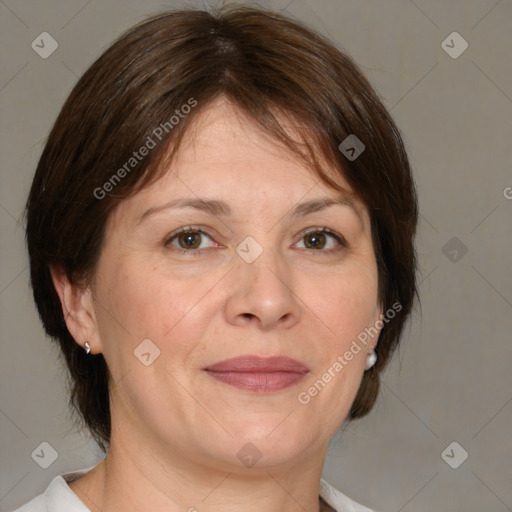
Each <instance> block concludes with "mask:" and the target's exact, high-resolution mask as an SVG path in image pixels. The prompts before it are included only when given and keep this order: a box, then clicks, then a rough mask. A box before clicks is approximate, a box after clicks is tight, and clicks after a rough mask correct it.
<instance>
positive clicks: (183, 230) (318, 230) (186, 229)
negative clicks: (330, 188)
mask: <svg viewBox="0 0 512 512" xmlns="http://www.w3.org/2000/svg"><path fill="white" fill-rule="evenodd" d="M205 229H210V228H206V227H203V226H197V225H189V226H183V227H180V228H178V229H176V230H174V231H173V232H172V233H170V234H169V235H167V236H166V237H165V239H164V245H165V246H166V247H167V246H169V245H170V243H171V241H172V240H173V239H174V238H176V237H177V236H178V235H180V234H181V233H187V232H189V231H193V232H197V233H200V234H201V235H204V236H207V237H208V238H209V239H210V240H211V241H212V242H213V243H214V244H215V247H217V248H218V247H223V246H222V244H219V243H218V242H217V241H216V240H214V238H213V236H212V235H210V234H209V233H208V232H206V231H205ZM322 232H323V233H326V234H327V235H329V236H331V237H333V238H334V239H335V240H336V241H337V242H338V243H339V244H340V246H341V248H345V249H347V248H348V247H349V244H348V242H347V240H346V238H345V237H344V236H343V235H342V234H341V233H338V232H337V231H334V230H332V229H330V228H328V227H327V226H314V227H310V228H306V229H304V230H302V231H299V232H298V233H297V234H296V235H295V236H294V238H297V237H299V240H298V241H297V242H295V244H296V243H298V242H299V241H300V240H301V239H302V238H304V237H305V236H306V235H308V234H310V233H322ZM295 244H294V245H295ZM209 249H211V247H210V248H207V249H182V248H179V247H173V250H175V251H178V252H180V253H182V254H193V255H198V254H202V253H203V252H204V251H207V250H209ZM301 250H306V251H308V252H314V253H324V254H325V253H327V254H329V253H332V252H336V251H338V250H340V247H336V248H334V249H326V250H317V249H308V248H306V249H301Z"/></svg>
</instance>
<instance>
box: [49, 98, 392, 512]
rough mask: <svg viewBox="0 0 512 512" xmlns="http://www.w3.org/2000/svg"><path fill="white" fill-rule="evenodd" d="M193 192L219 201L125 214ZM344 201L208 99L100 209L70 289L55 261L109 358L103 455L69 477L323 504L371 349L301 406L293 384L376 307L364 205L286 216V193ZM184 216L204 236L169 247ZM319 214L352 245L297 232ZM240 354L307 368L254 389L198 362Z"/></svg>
mask: <svg viewBox="0 0 512 512" xmlns="http://www.w3.org/2000/svg"><path fill="white" fill-rule="evenodd" d="M290 129H291V128H290ZM337 179H338V180H339V182H340V183H341V184H343V185H344V188H345V190H347V191H348V192H350V187H349V186H348V184H347V183H346V182H345V181H344V180H343V179H342V178H341V177H338V178H337ZM114 193H115V191H114ZM197 197H201V198H208V199H218V200H222V201H224V202H226V203H227V204H228V205H229V206H230V208H231V210H232V212H231V215H230V216H222V215H212V214H211V213H207V212H203V211H199V210H196V209H193V208H190V207H188V208H179V209H177V208H173V209H163V210H161V211H160V212H159V213H155V214H153V215H148V216H146V217H145V219H144V220H143V221H141V222H138V219H139V218H140V216H141V215H142V214H143V213H144V212H145V211H147V210H148V209H150V208H155V207H159V206H161V205H164V204H166V203H168V202H169V201H172V200H174V199H178V198H197ZM340 197H341V196H340V193H339V192H337V191H335V190H332V189H329V188H328V187H326V186H325V185H323V184H322V183H321V182H319V180H318V178H317V177H316V176H315V175H313V173H312V172H311V171H310V170H309V169H308V168H307V167H306V166H305V165H304V163H303V162H301V161H299V160H298V159H297V158H296V157H295V156H293V155H291V154H290V153H288V152H287V151H286V150H285V149H284V148H282V147H278V146H277V145H276V143H274V142H273V141H272V140H270V139H269V138H268V137H267V136H266V135H264V134H263V133H262V132H260V131H259V129H258V128H257V127H256V126H255V125H254V124H253V123H252V122H251V121H249V120H247V119H245V118H244V117H243V116H242V115H241V114H240V113H239V112H237V111H236V110H235V109H234V108H233V107H232V106H231V105H230V104H229V103H227V102H225V101H224V100H217V101H216V102H215V103H214V104H212V105H211V106H210V107H209V108H208V109H207V110H206V111H205V112H204V113H203V114H202V115H201V116H200V118H198V119H197V120H196V122H195V125H194V129H193V130H190V131H189V133H188V134H187V138H186V140H185V141H184V143H183V145H182V147H181V148H180V151H179V153H178V155H177V158H176V159H175V160H174V162H173V163H172V165H171V168H170V171H169V172H168V173H167V174H166V175H165V176H164V177H163V178H162V179H161V180H159V181H158V182H157V183H155V184H153V185H151V186H150V187H148V188H146V189H144V190H142V191H141V192H138V193H137V194H136V195H134V196H133V197H131V198H128V199H126V200H124V201H123V202H122V203H121V204H120V205H119V206H118V208H117V209H116V210H115V211H114V213H113V214H112V215H111V217H110V218H109V220H108V223H107V231H106V233H107V234H106V240H105V244H104V246H103V250H102V254H101V257H100V260H99V264H98V268H97V271H96V274H95V278H94V281H93V282H92V283H90V286H88V287H87V289H85V290H83V289H82V290H81V289H79V288H77V287H73V286H71V285H70V283H69V282H68V281H67V279H66V277H65V276H63V275H62V274H61V273H59V272H58V271H57V270H55V269H53V270H52V276H53V279H54V283H55V286H56V289H57V291H58V293H59V296H60V298H61V302H62V305H63V310H64V314H65V317H66V322H67V326H68V329H69V330H70V332H71V334H72V335H73V337H74V338H75V340H76V341H77V342H78V343H80V344H82V345H83V343H84V342H85V341H89V344H90V346H91V350H92V353H94V354H97V353H100V352H101V353H103V354H104V357H105V358H106V361H107V364H108V367H109V370H110V372H111V383H110V394H111V414H112V439H111V446H110V450H109V453H108V455H107V457H106V459H105V460H104V461H103V462H101V463H100V464H99V465H98V466H97V467H96V468H95V469H94V470H93V471H91V472H89V473H88V474H87V475H85V476H84V477H82V478H81V479H79V480H77V481H75V482H73V483H71V484H70V487H71V489H72V490H73V491H74V492H75V493H76V494H77V495H78V496H79V498H80V499H81V500H82V501H83V502H84V503H85V504H86V505H87V506H88V507H89V508H90V509H91V510H92V511H96V510H101V511H102V512H110V511H114V510H126V511H136V510H137V511H138V510H141V511H142V510H153V511H159V510H162V511H163V510H166V511H178V510H180V511H187V510H188V511H190V512H192V511H193V510H197V511H198V512H203V511H214V510H223V511H225V512H229V511H234V510H240V505H241V504H243V510H244V511H249V512H250V511H252V510H258V511H260V510H265V511H269V512H278V511H279V512H282V511H289V512H292V511H299V510H300V511H303V510H304V509H305V510H308V511H318V510H319V503H318V485H319V480H320V477H321V471H322V466H323V463H324V458H325V454H326V450H327V446H328V442H329V439H330V438H331V436H332V435H333V434H334V433H335V431H336V429H337V428H338V427H339V426H340V425H341V423H342V422H343V420H344V419H345V417H346V416H347V414H348V411H349V409H350V406H351V404H352V402H353V400H354V398H355V395H356V392H357V389H358V387H359V383H360V381H361V377H362V375H363V371H364V363H365V360H366V356H367V352H369V351H371V347H368V348H365V349H364V350H361V351H360V352H359V353H358V354H357V355H355V356H354V358H353V359H352V361H350V363H349V364H347V365H346V366H345V367H344V368H343V370H342V371H341V372H339V373H337V374H336V377H334V378H332V380H331V382H329V383H328V384H327V385H326V386H325V388H324V389H322V390H321V391H320V392H319V393H318V395H317V396H315V397H314V398H312V399H311V401H310V402H309V403H308V404H307V405H303V404H301V403H300V402H299V401H298V399H297V396H298V394H299V393H300V392H301V391H305V390H307V389H308V388H309V387H310V386H311V385H312V384H313V383H314V382H315V381H316V380H317V379H319V378H320V377H321V376H322V374H324V373H325V371H326V370H327V369H328V368H329V367H331V366H332V365H333V363H334V362H335V361H336V358H337V357H338V356H340V355H342V354H343V353H345V351H346V350H347V349H348V348H349V347H350V345H351V343H352V341H353V340H354V339H355V338H356V337H357V335H358V334H359V333H360V332H361V331H363V330H364V329H365V328H366V327H368V326H370V325H372V324H373V323H374V322H375V321H376V320H377V319H378V318H379V314H380V313H382V309H381V308H380V306H379V304H378V303H377V266H376V261H375V256H374V252H373V246H372V240H371V233H370V222H369V216H368V212H367V210H366V208H365V207H364V206H363V205H362V204H361V203H359V202H357V201H356V200H355V199H353V198H352V201H353V203H354V208H352V207H351V206H347V205H345V204H341V205H340V204H337V205H334V206H329V207H327V208H325V209H323V210H320V211H317V212H313V213H310V214H307V215H304V216H297V217H294V218H292V217H290V212H291V210H292V209H293V208H294V207H295V206H296V205H297V204H298V203H301V202H305V201H310V200H313V199H319V198H340ZM356 212H358V213H356ZM190 225H193V226H197V227H198V228H200V229H201V230H202V231H204V232H206V233H207V234H208V235H209V236H204V235H203V236H201V237H198V238H196V239H195V240H196V241H197V240H198V239H199V242H198V243H200V244H201V245H200V252H199V254H197V249H196V254H195V255H194V254H183V251H184V249H183V246H180V243H179V239H176V238H175V239H174V240H173V241H172V242H170V243H168V244H167V245H166V240H167V239H168V237H169V235H170V234H172V233H173V232H174V231H175V230H177V229H178V228H180V227H187V226H190ZM324 227H328V228H329V229H331V230H333V231H335V232H336V233H339V234H341V235H342V236H343V237H345V239H346V241H347V243H348V247H343V246H342V245H340V243H339V242H338V241H337V240H336V239H335V238H333V237H331V236H330V235H325V237H326V238H325V239H323V240H325V244H326V245H325V246H323V245H322V244H320V248H318V246H317V248H311V245H307V244H308V243H309V242H310V241H311V235H310V236H309V237H305V234H304V231H305V230H309V229H310V228H317V229H316V230H313V231H316V232H318V231H319V230H322V229H323V228H324ZM317 234H318V233H317ZM249 236H250V237H252V238H254V239H255V240H256V241H257V242H258V244H259V245H260V246H261V247H262V248H263V253H262V254H261V255H260V256H259V257H258V258H257V259H256V260H255V261H254V262H252V263H247V262H246V261H244V260H243V259H242V258H241V257H240V256H239V254H237V252H236V248H237V246H238V245H239V244H240V243H241V242H242V241H243V240H244V239H245V238H246V237H249ZM317 241H318V239H317ZM185 247H186V246H185ZM308 247H309V248H308ZM322 247H323V248H322ZM180 249H181V251H180ZM329 249H333V251H331V252H328V250H329ZM185 250H186V249H185ZM188 250H189V252H191V250H190V249H188ZM148 338H149V339H150V340H152V342H153V343H154V344H155V345H156V346H157V347H158V349H159V350H160V355H159V357H158V358H157V359H155V360H154V362H153V363H152V364H151V365H149V366H145V365H144V364H142V363H141V361H140V360H139V359H138V358H137V357H135V356H134V350H135V349H136V347H137V346H138V345H139V344H140V343H141V342H142V340H144V339H148ZM376 339H377V337H375V339H374V340H373V342H372V343H373V344H375V340H376ZM244 354H253V355H259V356H264V357H266V356H271V355H287V356H289V357H292V358H295V359H297V360H299V361H301V362H302V363H304V364H306V365H307V366H308V368H309V370H310V371H309V373H308V374H307V375H306V377H305V378H304V379H303V380H302V381H301V382H299V383H297V384H295V385H293V386H291V387H288V388H286V389H284V390H281V391H275V392H272V393H266V394H263V393H257V392H254V391H247V390H240V389H238V388H235V387H233V386H230V385H228V384H225V383H223V382H220V381H218V380H216V379H214V378H212V377H211V376H209V375H208V374H206V372H205V371H204V370H203V369H204V368H205V367H206V366H208V365H211V364H213V363H215V362H218V361H221V360H224V359H227V358H231V357H235V356H240V355H244ZM249 442H250V443H253V444H254V445H255V446H256V447H257V449H258V450H259V452H260V453H261V458H260V459H259V460H258V462H257V463H256V464H255V465H254V466H252V467H247V466H246V465H244V464H243V463H242V462H241V461H240V460H239V458H238V457H237V454H238V453H239V451H240V450H241V449H242V448H243V447H244V446H245V445H246V443H249Z"/></svg>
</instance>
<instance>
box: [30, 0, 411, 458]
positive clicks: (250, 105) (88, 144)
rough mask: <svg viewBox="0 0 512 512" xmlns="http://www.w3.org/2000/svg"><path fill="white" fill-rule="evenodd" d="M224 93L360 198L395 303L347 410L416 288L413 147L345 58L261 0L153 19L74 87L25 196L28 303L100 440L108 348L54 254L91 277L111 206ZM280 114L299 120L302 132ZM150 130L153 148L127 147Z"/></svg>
mask: <svg viewBox="0 0 512 512" xmlns="http://www.w3.org/2000/svg"><path fill="white" fill-rule="evenodd" d="M220 96H223V97H225V98H227V99H228V100H230V101H231V102H232V103H233V104H235V105H236V106H237V107H238V108H239V109H240V110H241V111H242V112H244V113H245V114H247V115H248V116H249V117H250V118H251V119H253V120H255V121H256V122H257V123H258V124H259V125H260V126H261V127H262V128H263V129H264V130H266V132H267V133H269V134H270V135H271V136H272V137H273V138H274V139H276V140H277V141H279V142H281V143H282V144H284V145H286V146H287V147H288V148H290V149H291V150H293V151H294V152H295V153H296V154H298V155H299V156H301V157H302V158H303V159H304V160H305V161H307V162H308V164H309V165H311V167H312V168H313V169H314V170H315V172H316V173H317V174H318V176H319V178H320V179H321V180H322V181H323V182H324V183H326V184H327V185H329V186H331V187H334V188H336V189H339V185H337V184H336V182H335V180H332V179H331V177H329V176H328V175H327V174H326V172H325V170H324V169H322V166H321V165H320V163H319V162H320V159H323V160H324V161H327V162H329V163H331V164H332V165H333V166H334V168H336V169H338V170H339V173H340V174H341V175H343V176H344V178H345V179H346V180H347V181H348V183H349V184H350V185H351V187H352V188H353V190H354V191H355V193H356V194H357V196H358V197H359V198H360V199H361V200H362V201H363V202H364V204H365V205H366V206H367V207H368V210H369V213H370V219H371V228H372V239H373V244H374V249H375V257H376V261H377V267H378V289H379V299H380V301H381V305H382V307H383V309H384V311H386V310H387V309H389V308H390V307H391V306H392V305H393V304H396V303H399V304H400V305H401V309H400V311H397V312H396V315H395V317H394V318H393V320H391V321H389V322H387V323H385V325H384V326H383V328H382V331H381V333H380V339H379V343H378V345H377V348H376V350H377V353H378V360H377V363H376V365H375V366H374V367H373V368H372V369H371V370H369V371H366V372H365V373H364V376H363V379H362V382H361V385H360V388H359V391H358V394H357V396H356V398H355V401H354V403H353V404H352V408H351V410H350V413H349V416H348V419H355V418H358V417H362V416H364V415H365V414H367V413H368V412H369V411H370V410H371V408H372V406H373V404H374V402H375V400H376V397H377V394H378V391H379V374H380V372H381V371H382V370H383V369H384V368H385V366H386V364H387V363H388V360H389V358H390V356H391V354H392V353H393V351H394V349H395V348H396V346H397V345H398V343H399V340H400V338H401V334H402V330H403V328H404V324H405V321H406V320H407V318H408V316H409V314H410V312H411V309H412V307H413V303H414V298H415V296H417V288H416V275H415V272H416V256H415V250H414V235H415V231H416V222H417V198H416V191H415V187H414V182H413V179H412V176H411V172H410V168H409V163H408V159H407V155H406V152H405V150H404V146H403V143H402V140H401V137H400V134H399V131H398V129H397V128H396V126H395V124H394V123H393V121H392V119H391V118H390V116H389V114H388V112H387V111H386V109H385V108H384V106H383V105H382V103H381V102H380V100H379V99H378V97H377V95H376V93H375V92H374V90H373V89H372V87H371V85H370V84H369V82H368V81H367V80H366V78H365V77H364V76H363V75H362V73H361V72H360V71H359V69H358V68H357V66H356V65H355V64H354V63H353V62H352V60H351V59H350V58H349V57H348V56H347V55H345V54H343V53H341V52H340V51H339V50H337V49H336V48H335V47H334V45H333V44H332V43H330V42H329V41H328V40H326V39H325V38H323V37H321V36H320V35H318V34H316V33H314V32H312V31H311V30H309V29H308V28H306V27H305V26H303V25H301V24H300V23H297V22H295V21H292V20H290V19H289V18H287V17H285V16H282V15H280V14H277V13H274V12H270V11H266V10H261V9H256V8H250V7H245V6H240V5H238V6H233V5H230V6H227V7H225V8H221V9H219V10H217V11H215V12H213V13H210V12H206V11H199V10H197V11H196V10H177V11H172V12H167V13H164V14H161V15H158V16H155V17H153V18H150V19H148V20H146V21H144V22H143V23H141V24H139V25H137V26H135V27H133V28H132V29H130V30H129V31H128V32H126V33H125V34H124V35H123V36H121V37H120V38H119V39H118V40H117V41H116V42H115V43H114V44H113V45H112V46H111V47H110V48H109V49H107V50H106V51H105V52H104V53H103V55H101V56H100V57H99V58H98V60H97V61H96V62H94V63H93V64H92V66H91V67H90V68H89V69H88V70H87V71H86V72H85V74H84V75H83V76H82V77H81V78H80V80H79V81H78V83H77V84H76V85H75V87H74V89H73V91H72V92H71V94H70V96H69V98H68V99H67V101H66V102H65V104H64V106H63V108H62V110H61V112H60V114H59V116H58V118H57V120H56V122H55V125H54V126H53V129H52V130H51V133H50V135H49V138H48V140H47V142H46V145H45V147H44V150H43V153H42V156H41V158H40V161H39V164H38V167H37V170H36V173H35V176H34V180H33V183H32V188H31V190H30V194H29V197H28V201H27V206H26V220H27V222H26V238H27V245H28V252H29V257H30V275H31V284H32V288H33V294H34V299H35V303H36V305H37V308H38V311H39V314H40V317H41V319H42V322H43V325H44V328H45V330H46V332H47V334H48V335H49V336H50V337H52V338H54V339H56V340H58V342H59V343H60V347H61V350H62V353H63V355H64V357H65V360H66V363H67V365H68V368H69V371H70V377H71V381H70V382H71V395H70V404H71V405H72V406H74V408H75V409H76V411H77V412H78V413H79V414H80V415H81V417H82V419H83V421H84V422H85V424H86V426H87V427H88V428H89V430H90V431H91V433H92V435H93V436H94V438H95V439H96V441H97V442H98V444H99V445H100V447H101V448H102V449H103V450H104V451H106V449H105V445H106V444H108V442H109V440H110V431H111V424H110V407H109V394H108V383H109V377H108V368H107V365H106V363H105V360H104V358H103V356H102V354H98V355H95V356H92V355H86V354H85V352H84V350H83V349H82V347H81V346H80V345H78V344H77V343H76V342H75V340H74V339H73V337H72V336H71V334H70V333H69V331H68V329H67V327H66V323H65V320H64V317H63V312H62V307H61V304H60V300H59V297H58V295H57V293H56V291H55V288H54V286H53V283H52V279H51V275H50V266H52V267H55V268H60V269H62V270H63V271H65V273H66V275H67V277H68V279H69V280H70V282H72V283H73V284H76V285H86V284H87V283H88V282H90V279H91V278H92V276H93V275H94V271H95V268H96V264H97V262H98V259H99V256H100V253H101V248H102V243H103V237H104V230H105V224H106V221H107V218H108V217H109V215H110V214H111V212H112V211H113V209H114V208H115V206H116V205H117V204H119V202H120V201H122V200H123V199H124V198H126V197H128V196H129V195H132V194H134V193H136V192H137V191H138V190H140V189H142V188H143V187H145V186H147V185H149V184H150V183H153V182H154V181H155V180H156V179H158V178H159V177H160V176H161V175H162V174H163V172H165V169H166V166H164V165H161V163H162V161H163V160H162V159H164V158H165V159H171V158H172V155H173V154H174V153H175V151H176V150H177V149H178V148H179V144H180V141H181V139H182V137H183V134H184V133H185V131H186V130H187V127H189V126H190V125H191V123H192V121H193V120H194V119H195V118H196V117H197V116H198V114H199V113H200V112H201V111H203V110H204V109H205V108H207V107H208V105H209V104H211V102H212V101H213V100H214V99H216V98H218V97H220ZM185 105H189V106H190V108H189V109H185V108H183V106H185ZM180 112H181V114H183V115H180ZM278 113H284V114H285V116H286V118H287V119H291V120H294V121H296V122H297V126H301V127H302V135H303V140H301V143H300V144H299V143H298V142H297V141H296V140H292V138H291V137H290V135H289V133H288V132H287V131H286V130H285V129H284V128H283V126H282V124H280V123H279V121H278V119H279V116H278V115H277V114H278ZM185 114H186V115H185ZM173 116H174V117H176V118H177V117H179V121H178V122H175V120H173V119H172V117H173ZM157 128H159V131H158V130H157ZM155 130H156V134H158V136H157V135H156V134H155ZM351 134H355V135H356V136H357V138H358V139H360V140H361V141H362V142H363V144H364V145H365V149H364V151H363V153H362V154H361V155H360V156H359V157H358V158H356V159H353V160H351V159H348V158H347V157H346V156H345V155H344V154H343V153H342V152H341V151H340V150H339V149H338V145H339V144H340V143H341V142H342V141H344V140H345V139H346V138H347V137H348V136H349V135H351ZM150 139H151V140H152V141H153V142H154V143H155V146H156V147H155V148H154V149H151V150H150V151H147V152H146V151H144V152H143V151H142V150H141V151H140V153H141V155H142V153H144V154H145V155H144V157H142V156H141V158H140V159H139V158H137V159H135V157H134V152H135V151H138V150H139V149H140V148H142V147H143V146H146V147H149V146H150V143H149V140H150ZM156 139H158V141H157V140H156ZM127 163H129V164H127ZM132 164H133V165H132ZM122 169H124V172H123V171H122ZM78 341H80V342H83V340H78Z"/></svg>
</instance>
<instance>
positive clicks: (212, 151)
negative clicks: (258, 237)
mask: <svg viewBox="0 0 512 512" xmlns="http://www.w3.org/2000/svg"><path fill="white" fill-rule="evenodd" d="M279 122H280V124H281V125H282V126H283V128H284V129H285V130H286V131H287V133H288V134H289V135H290V136H291V137H292V138H293V140H295V141H300V135H299V134H298V133H297V131H295V132H294V129H295V126H296V125H295V124H294V123H295V121H292V120H290V119H287V118H283V117H281V118H280V119H279ZM324 170H325V172H326V173H328V174H329V176H330V177H333V178H334V179H335V181H336V182H337V183H338V184H339V185H340V186H341V188H342V192H340V191H338V190H334V189H332V188H330V187H328V186H327V185H326V184H325V183H323V182H322V181H321V180H320V178H319V176H318V175H317V174H316V173H315V172H314V171H313V170H312V169H311V168H310V167H308V165H306V163H305V161H304V160H303V159H301V158H300V157H299V155H297V154H296V153H294V152H292V151H291V150H290V149H289V148H287V147H285V146H284V145H283V144H282V143H279V142H278V141H276V139H275V138H272V137H271V136H270V135H269V134H268V133H266V132H264V131H263V129H262V128H261V127H260V126H258V125H257V124H256V122H255V121H254V120H252V119H249V118H248V117H247V116H246V115H245V114H244V113H242V112H241V111H240V110H239V109H237V108H236V107H235V106H233V104H231V103H229V102H228V101H226V100H224V99H219V100H216V101H215V102H213V103H212V104H211V105H209V106H208V107H207V108H205V109H204V110H203V111H202V112H200V114H199V115H198V117H197V118H196V119H194V122H193V123H192V124H191V125H190V126H189V127H188V129H187V132H186V133H185V135H184V137H183V140H182V142H181V144H180V147H179V149H178V150H177V151H176V153H175V154H174V155H173V159H172V161H171V162H170V163H169V164H168V171H167V172H165V173H164V174H163V176H162V178H160V179H159V180H158V181H157V182H154V183H153V184H152V185H150V186H149V187H147V188H146V189H143V190H142V191H140V192H138V193H137V194H135V195H134V196H132V197H131V198H129V199H128V200H124V201H123V202H122V203H121V205H120V209H121V210H123V211H124V213H129V212H130V211H131V212H130V215H135V214H136V212H137V210H139V209H141V208H143V207H144V206H146V207H147V205H148V203H153V204H150V207H152V206H158V205H159V204H164V203H167V202H168V201H171V200H173V199H177V198H191V199H193V198H198V197H209V198H214V199H218V200H222V201H224V202H226V203H228V204H230V205H231V204H232V205H233V206H234V211H235V212H236V210H237V208H236V206H237V205H251V208H252V210H251V211H252V212H254V213H255V214H256V213H258V212H257V209H258V208H261V209H262V210H263V211H262V212H261V213H270V212H269V211H268V207H269V205H273V204H275V203H280V204H281V206H282V207H283V208H284V207H288V208H289V207H291V206H292V205H293V204H294V203H298V202H299V201H306V200H313V199H316V198H318V197H320V196H321V197H330V198H340V197H341V198H343V199H350V200H351V202H353V203H354V206H356V207H358V208H359V209H360V210H361V211H362V210H364V207H363V205H362V204H361V203H360V202H359V201H358V200H357V199H356V197H355V196H354V195H353V191H352V189H351V187H350V185H349V184H348V182H347V181H346V180H345V178H344V177H343V175H342V173H340V172H339V171H337V170H335V169H332V167H329V166H328V165H327V164H326V163H325V164H324ZM275 211H276V212H277V211H278V210H277V209H276V210H275Z"/></svg>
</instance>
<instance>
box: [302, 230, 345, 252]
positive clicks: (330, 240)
mask: <svg viewBox="0 0 512 512" xmlns="http://www.w3.org/2000/svg"><path fill="white" fill-rule="evenodd" d="M301 242H302V244H303V246H302V247H300V246H299V249H309V250H314V251H321V252H333V251H336V250H339V249H340V248H343V247H345V248H346V247H348V244H347V241H346V240H345V238H344V237H343V236H342V235H340V234H339V233H336V232H335V231H331V230H330V229H328V228H314V229H311V230H309V231H308V232H306V233H304V234H303V235H302V238H301Z"/></svg>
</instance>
